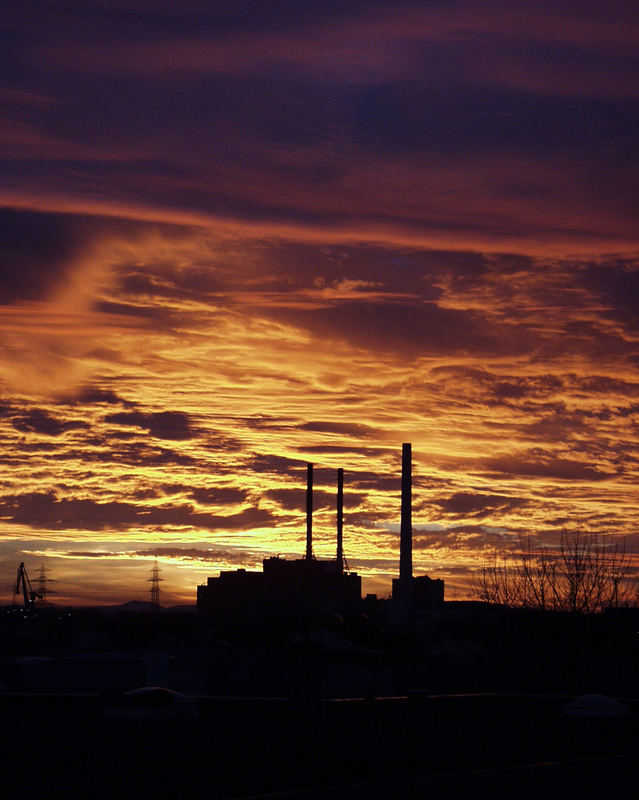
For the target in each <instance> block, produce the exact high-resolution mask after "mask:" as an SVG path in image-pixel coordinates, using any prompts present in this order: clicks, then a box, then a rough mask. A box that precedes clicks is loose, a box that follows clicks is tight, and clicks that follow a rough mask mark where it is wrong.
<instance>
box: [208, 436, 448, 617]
mask: <svg viewBox="0 0 639 800" xmlns="http://www.w3.org/2000/svg"><path fill="white" fill-rule="evenodd" d="M306 474H307V482H306V553H305V556H304V558H298V559H292V560H287V559H284V558H280V557H279V556H273V557H270V558H265V559H264V560H263V562H262V572H252V571H247V570H245V569H236V570H228V571H222V572H220V574H219V576H218V577H215V578H208V580H207V583H206V584H203V585H201V586H198V587H197V608H198V612H200V613H201V614H203V615H206V616H210V617H212V618H216V619H220V620H228V619H235V620H246V619H256V618H260V617H275V616H282V615H284V616H291V615H295V616H313V615H317V614H322V613H332V612H335V613H340V614H342V613H351V612H356V611H358V610H359V609H360V608H361V606H362V602H363V601H362V579H361V577H360V576H359V575H358V574H357V573H356V572H350V571H348V570H347V569H345V566H346V563H345V558H344V550H343V520H344V470H343V469H339V470H338V471H337V504H336V507H337V525H336V528H337V548H336V555H335V559H331V560H320V559H316V558H315V557H314V555H313V464H307V473H306ZM412 535H413V530H412V449H411V445H410V444H408V443H406V444H403V445H402V489H401V529H400V559H399V563H400V566H399V578H398V579H395V580H394V581H393V593H392V613H393V616H394V617H395V618H396V619H402V618H406V617H408V616H409V615H410V614H411V613H414V612H424V611H431V610H434V609H436V608H438V607H441V605H442V604H443V602H444V581H442V580H433V579H431V578H429V577H428V576H427V575H422V576H418V577H415V576H413V558H412V546H413V542H412ZM367 599H368V601H369V602H370V601H371V599H376V598H375V597H374V595H373V596H368V597H367Z"/></svg>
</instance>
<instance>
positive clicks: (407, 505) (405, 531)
mask: <svg viewBox="0 0 639 800" xmlns="http://www.w3.org/2000/svg"><path fill="white" fill-rule="evenodd" d="M412 485H413V477H412V463H411V445H410V444H403V445H402V518H401V529H400V540H399V580H400V583H401V584H403V585H408V584H410V582H411V578H412V577H413V523H412V514H411V506H412Z"/></svg>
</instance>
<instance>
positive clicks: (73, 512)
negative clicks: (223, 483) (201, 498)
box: [0, 491, 275, 531]
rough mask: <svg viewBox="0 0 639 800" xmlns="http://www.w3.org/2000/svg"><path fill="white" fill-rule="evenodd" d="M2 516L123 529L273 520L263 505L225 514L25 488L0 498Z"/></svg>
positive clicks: (241, 526)
mask: <svg viewBox="0 0 639 800" xmlns="http://www.w3.org/2000/svg"><path fill="white" fill-rule="evenodd" d="M0 514H1V515H2V516H3V517H4V519H5V520H7V521H10V522H14V523H18V524H21V525H28V526H30V527H32V528H49V529H51V530H69V529H72V530H88V531H104V530H127V529H135V528H147V529H156V528H172V527H174V528H183V527H194V528H203V529H206V530H210V531H215V530H250V529H252V528H259V527H267V526H270V525H272V524H273V523H274V522H275V518H274V516H273V515H272V514H271V513H270V512H269V511H267V510H265V509H260V508H245V509H242V511H239V512H238V513H235V514H229V515H227V516H225V515H222V514H210V513H205V512H200V511H196V510H195V509H194V508H193V507H192V506H189V505H163V506H139V505H136V504H133V503H126V502H120V501H109V502H105V503H100V502H97V501H95V500H92V499H84V498H82V499H77V498H64V497H62V498H60V497H58V496H57V495H56V494H55V492H52V491H50V492H28V493H24V494H19V495H7V496H4V497H2V498H0Z"/></svg>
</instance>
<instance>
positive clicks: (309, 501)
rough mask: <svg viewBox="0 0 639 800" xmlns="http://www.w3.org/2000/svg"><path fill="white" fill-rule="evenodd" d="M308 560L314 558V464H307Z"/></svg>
mask: <svg viewBox="0 0 639 800" xmlns="http://www.w3.org/2000/svg"><path fill="white" fill-rule="evenodd" d="M306 560H307V561H312V560H313V465H312V464H307V465H306Z"/></svg>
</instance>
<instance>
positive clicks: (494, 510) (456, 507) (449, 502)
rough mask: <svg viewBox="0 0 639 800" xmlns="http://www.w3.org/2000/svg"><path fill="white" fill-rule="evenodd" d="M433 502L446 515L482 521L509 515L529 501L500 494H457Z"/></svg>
mask: <svg viewBox="0 0 639 800" xmlns="http://www.w3.org/2000/svg"><path fill="white" fill-rule="evenodd" d="M433 502H434V504H435V505H437V506H439V507H440V508H441V510H442V511H443V512H444V513H445V514H451V515H453V516H460V517H472V518H475V519H481V518H482V517H487V516H494V515H496V514H507V513H509V512H510V511H513V510H514V509H517V508H521V507H522V506H525V505H527V504H528V502H529V501H528V500H526V499H524V498H521V497H508V496H506V495H498V494H481V493H475V492H455V493H454V494H452V495H451V496H450V497H447V498H445V499H442V500H435V501H433Z"/></svg>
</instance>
